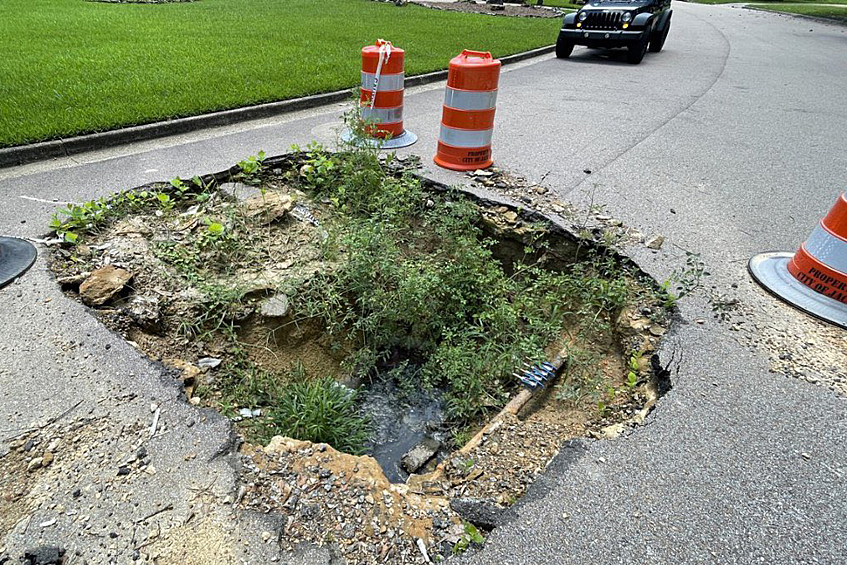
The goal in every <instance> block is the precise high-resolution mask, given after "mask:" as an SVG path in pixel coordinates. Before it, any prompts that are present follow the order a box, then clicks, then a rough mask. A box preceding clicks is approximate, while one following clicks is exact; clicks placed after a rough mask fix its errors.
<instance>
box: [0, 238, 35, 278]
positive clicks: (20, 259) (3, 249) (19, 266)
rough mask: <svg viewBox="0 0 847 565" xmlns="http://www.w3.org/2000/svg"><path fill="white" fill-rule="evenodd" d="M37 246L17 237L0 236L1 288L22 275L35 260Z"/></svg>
mask: <svg viewBox="0 0 847 565" xmlns="http://www.w3.org/2000/svg"><path fill="white" fill-rule="evenodd" d="M35 255H36V252H35V246H34V245H32V244H31V243H29V242H28V241H24V240H23V239H17V238H15V237H0V288H3V287H4V286H6V285H7V284H9V283H10V282H12V281H13V280H15V279H16V278H17V277H19V276H21V275H22V274H23V273H24V272H25V271H26V270H27V269H29V268H30V267H31V266H32V264H33V263H34V262H35Z"/></svg>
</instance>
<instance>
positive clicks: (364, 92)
mask: <svg viewBox="0 0 847 565" xmlns="http://www.w3.org/2000/svg"><path fill="white" fill-rule="evenodd" d="M405 55H406V53H405V51H403V50H402V49H399V48H397V47H394V46H393V45H392V44H391V42H390V41H385V40H384V39H378V40H377V41H376V43H374V44H373V45H366V46H365V47H363V48H362V86H361V90H360V96H359V104H360V106H361V114H362V118H363V119H364V120H367V121H369V122H373V124H374V125H373V126H372V127H369V128H368V134H369V135H371V136H373V137H374V138H378V139H382V140H384V141H381V142H380V146H381V147H382V148H383V149H394V148H397V147H406V146H408V145H411V144H413V143H414V142H416V141H417V140H418V136H416V135H415V134H413V133H412V132H410V131H406V130H405V129H404V128H403V93H404V86H405V85H404V82H405ZM342 139H344V140H345V141H349V140H351V139H352V135H351V134H350V132H349V131H348V132H345V133H344V134H343V135H342ZM374 142H376V140H374Z"/></svg>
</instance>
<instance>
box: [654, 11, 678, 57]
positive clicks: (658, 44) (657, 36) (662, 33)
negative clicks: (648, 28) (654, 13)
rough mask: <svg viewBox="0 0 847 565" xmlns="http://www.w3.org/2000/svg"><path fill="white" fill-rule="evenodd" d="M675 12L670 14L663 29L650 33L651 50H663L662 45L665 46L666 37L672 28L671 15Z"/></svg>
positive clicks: (656, 51) (655, 51)
mask: <svg viewBox="0 0 847 565" xmlns="http://www.w3.org/2000/svg"><path fill="white" fill-rule="evenodd" d="M672 15H673V14H669V15H668V19H667V21H666V22H665V25H664V26H663V27H662V29H657V30H654V31H653V33H652V34H650V52H651V53H658V52H659V51H661V50H662V47H664V46H665V39H667V38H668V32H669V31H670V29H671V16H672Z"/></svg>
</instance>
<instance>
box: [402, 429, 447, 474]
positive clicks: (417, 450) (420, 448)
mask: <svg viewBox="0 0 847 565" xmlns="http://www.w3.org/2000/svg"><path fill="white" fill-rule="evenodd" d="M440 448H441V442H440V441H438V440H437V439H433V438H431V437H425V438H424V439H423V441H421V442H420V443H419V444H418V445H416V446H415V447H413V448H412V449H410V450H409V451H408V452H407V453H406V455H404V456H403V458H402V459H401V461H402V463H403V468H404V469H406V471H407V472H409V473H414V472H416V471H417V470H418V469H420V468H421V467H423V466H424V465H426V463H427V461H429V460H430V459H432V458H433V457H435V454H436V453H438V450H439V449H440Z"/></svg>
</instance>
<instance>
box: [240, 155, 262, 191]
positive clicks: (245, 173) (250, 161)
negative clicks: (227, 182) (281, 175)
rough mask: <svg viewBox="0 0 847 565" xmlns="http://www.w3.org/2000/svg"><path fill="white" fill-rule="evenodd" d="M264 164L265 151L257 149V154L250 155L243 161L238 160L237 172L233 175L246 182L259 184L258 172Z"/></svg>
mask: <svg viewBox="0 0 847 565" xmlns="http://www.w3.org/2000/svg"><path fill="white" fill-rule="evenodd" d="M264 166H265V152H264V151H259V154H258V155H250V156H249V157H247V158H246V159H244V160H243V161H239V162H238V169H239V172H238V173H237V174H236V175H235V177H236V178H237V179H239V180H241V181H242V182H244V183H246V184H259V182H260V179H259V174H260V173H261V172H262V169H263V167H264Z"/></svg>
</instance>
